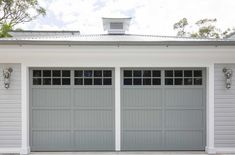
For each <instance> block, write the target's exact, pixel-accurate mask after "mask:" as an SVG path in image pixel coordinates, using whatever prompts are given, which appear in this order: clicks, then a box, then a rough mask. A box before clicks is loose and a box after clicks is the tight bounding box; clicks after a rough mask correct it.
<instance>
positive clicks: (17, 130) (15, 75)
mask: <svg viewBox="0 0 235 155" xmlns="http://www.w3.org/2000/svg"><path fill="white" fill-rule="evenodd" d="M7 67H12V68H13V72H12V74H11V83H10V88H9V89H5V88H4V84H3V75H2V70H3V69H4V68H7ZM20 69H21V67H20V64H1V63H0V148H6V147H20V146H21V70H20Z"/></svg>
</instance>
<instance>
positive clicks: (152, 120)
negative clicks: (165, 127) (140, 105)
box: [122, 109, 162, 130]
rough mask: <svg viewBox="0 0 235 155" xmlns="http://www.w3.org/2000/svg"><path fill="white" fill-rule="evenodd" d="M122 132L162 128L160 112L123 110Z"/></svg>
mask: <svg viewBox="0 0 235 155" xmlns="http://www.w3.org/2000/svg"><path fill="white" fill-rule="evenodd" d="M122 115H123V118H125V119H122V125H123V127H122V128H123V129H124V130H126V129H127V130H134V129H136V130H145V129H161V128H162V112H161V110H141V109H140V110H123V113H122Z"/></svg>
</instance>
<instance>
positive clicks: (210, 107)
mask: <svg viewBox="0 0 235 155" xmlns="http://www.w3.org/2000/svg"><path fill="white" fill-rule="evenodd" d="M42 66H43V65H42ZM78 66H79V65H78ZM178 66H179V65H178ZM187 66H188V67H190V65H186V66H185V65H182V67H187ZM29 67H31V65H25V64H21V71H22V75H21V78H22V79H21V80H22V82H21V86H22V89H21V90H22V99H21V101H22V146H21V154H28V153H29V152H30V146H29ZM49 67H50V66H49ZM60 67H61V66H60ZM65 67H66V65H65ZM127 67H128V66H127ZM155 67H157V66H155ZM166 67H168V66H166ZM191 67H195V66H191ZM200 67H207V103H206V104H207V114H206V115H207V120H206V123H207V134H206V137H207V146H206V148H205V149H206V151H207V152H208V153H213V152H215V148H214V63H213V64H210V65H205V66H200ZM120 74H121V71H120V67H119V66H118V67H117V66H115V151H120V150H121V93H120V92H121V89H120V86H121V75H120Z"/></svg>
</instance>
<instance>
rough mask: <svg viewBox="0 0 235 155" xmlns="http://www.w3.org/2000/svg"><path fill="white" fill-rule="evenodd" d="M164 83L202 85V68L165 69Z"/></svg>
mask: <svg viewBox="0 0 235 155" xmlns="http://www.w3.org/2000/svg"><path fill="white" fill-rule="evenodd" d="M164 75H165V85H202V82H203V80H202V70H188V69H187V70H165V74H164Z"/></svg>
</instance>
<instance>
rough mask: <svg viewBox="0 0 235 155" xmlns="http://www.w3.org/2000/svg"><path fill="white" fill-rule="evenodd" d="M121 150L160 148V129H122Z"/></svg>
mask: <svg viewBox="0 0 235 155" xmlns="http://www.w3.org/2000/svg"><path fill="white" fill-rule="evenodd" d="M121 139H122V145H121V148H122V150H156V149H161V148H162V146H163V145H162V132H161V131H122V137H121Z"/></svg>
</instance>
